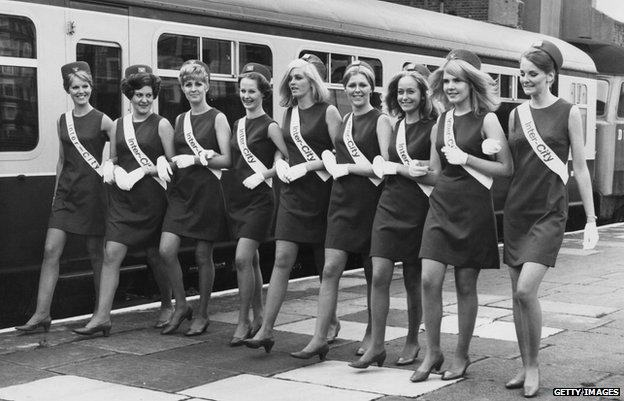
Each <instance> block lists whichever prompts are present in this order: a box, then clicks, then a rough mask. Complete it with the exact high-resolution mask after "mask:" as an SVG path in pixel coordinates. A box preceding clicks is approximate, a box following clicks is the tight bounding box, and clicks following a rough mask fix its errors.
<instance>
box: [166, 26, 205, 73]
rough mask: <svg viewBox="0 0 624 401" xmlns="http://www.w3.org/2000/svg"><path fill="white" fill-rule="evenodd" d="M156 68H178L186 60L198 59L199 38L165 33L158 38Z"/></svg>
mask: <svg viewBox="0 0 624 401" xmlns="http://www.w3.org/2000/svg"><path fill="white" fill-rule="evenodd" d="M157 48H158V50H157V51H158V68H162V69H168V70H179V69H180V67H181V66H182V63H184V62H185V61H186V60H191V59H199V38H198V37H196V36H183V35H176V34H171V33H165V34H162V35H160V37H159V38H158V45H157Z"/></svg>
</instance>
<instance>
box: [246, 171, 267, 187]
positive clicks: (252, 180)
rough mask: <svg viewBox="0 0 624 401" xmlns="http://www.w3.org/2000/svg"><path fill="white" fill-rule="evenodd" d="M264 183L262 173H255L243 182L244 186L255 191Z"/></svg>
mask: <svg viewBox="0 0 624 401" xmlns="http://www.w3.org/2000/svg"><path fill="white" fill-rule="evenodd" d="M263 181H264V176H263V175H262V174H261V173H254V174H252V175H250V176H249V177H247V178H245V179H244V180H243V185H244V186H245V187H246V188H248V189H254V188H255V187H257V186H258V185H260V184H261V183H262V182H263Z"/></svg>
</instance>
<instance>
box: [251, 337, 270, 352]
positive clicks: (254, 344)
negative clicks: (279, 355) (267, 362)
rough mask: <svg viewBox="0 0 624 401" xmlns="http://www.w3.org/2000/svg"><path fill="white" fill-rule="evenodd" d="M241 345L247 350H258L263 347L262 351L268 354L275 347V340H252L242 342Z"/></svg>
mask: <svg viewBox="0 0 624 401" xmlns="http://www.w3.org/2000/svg"><path fill="white" fill-rule="evenodd" d="M243 343H244V344H245V345H246V346H247V347H249V348H254V349H257V348H260V347H264V351H265V352H266V353H267V354H268V353H269V352H271V349H273V346H274V345H275V340H273V339H272V338H263V339H261V340H254V339H253V338H250V339H246V340H243Z"/></svg>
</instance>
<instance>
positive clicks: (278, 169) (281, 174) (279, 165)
mask: <svg viewBox="0 0 624 401" xmlns="http://www.w3.org/2000/svg"><path fill="white" fill-rule="evenodd" d="M289 168H290V166H289V165H288V163H286V161H285V160H284V159H277V161H276V162H275V173H276V174H277V177H278V178H279V179H280V181H282V182H285V183H287V184H288V183H289V182H290V180H288V178H286V173H287V172H288V169H289Z"/></svg>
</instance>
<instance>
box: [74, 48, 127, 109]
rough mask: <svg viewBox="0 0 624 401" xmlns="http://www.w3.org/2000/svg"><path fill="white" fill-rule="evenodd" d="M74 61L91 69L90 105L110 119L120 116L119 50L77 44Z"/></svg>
mask: <svg viewBox="0 0 624 401" xmlns="http://www.w3.org/2000/svg"><path fill="white" fill-rule="evenodd" d="M76 60H80V61H86V62H87V63H89V66H90V67H91V74H92V76H93V86H94V88H93V92H92V94H91V104H92V105H93V106H94V107H95V108H96V109H98V110H100V111H101V112H103V113H104V114H106V115H107V116H109V117H110V118H112V119H116V118H118V117H120V116H121V94H120V92H119V85H120V84H121V48H120V47H119V46H118V45H117V46H115V45H102V44H90V43H78V44H77V45H76Z"/></svg>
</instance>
